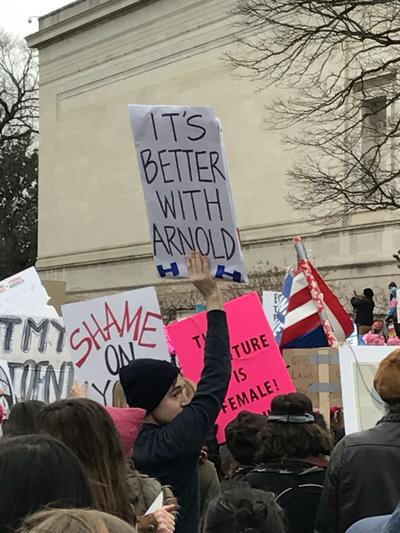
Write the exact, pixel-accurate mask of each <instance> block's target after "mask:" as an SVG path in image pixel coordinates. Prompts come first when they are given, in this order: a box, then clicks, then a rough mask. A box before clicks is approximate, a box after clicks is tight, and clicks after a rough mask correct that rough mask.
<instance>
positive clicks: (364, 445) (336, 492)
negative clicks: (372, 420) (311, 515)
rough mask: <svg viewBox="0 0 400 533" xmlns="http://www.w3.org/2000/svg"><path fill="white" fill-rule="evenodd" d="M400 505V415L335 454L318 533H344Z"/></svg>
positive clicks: (343, 443)
mask: <svg viewBox="0 0 400 533" xmlns="http://www.w3.org/2000/svg"><path fill="white" fill-rule="evenodd" d="M399 501H400V414H389V415H386V416H385V417H384V418H383V419H382V420H381V421H380V422H378V424H377V425H376V426H375V427H374V428H372V429H369V430H367V431H362V432H360V433H353V434H351V435H347V436H346V437H344V439H342V440H341V441H340V442H339V444H338V445H337V446H336V448H335V449H334V450H333V452H332V456H331V461H330V465H329V467H328V472H327V476H326V480H325V486H324V489H323V491H322V496H321V501H320V506H319V510H318V515H317V520H316V530H317V531H318V533H344V532H345V531H346V530H347V529H348V528H349V527H350V526H351V525H352V524H354V523H355V522H357V521H358V520H361V519H362V518H366V517H368V516H378V515H385V514H391V513H392V512H393V511H394V509H395V508H396V506H397V504H398V502H399Z"/></svg>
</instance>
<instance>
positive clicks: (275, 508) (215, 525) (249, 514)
mask: <svg viewBox="0 0 400 533" xmlns="http://www.w3.org/2000/svg"><path fill="white" fill-rule="evenodd" d="M233 532H234V533H245V532H251V533H286V519H285V516H284V513H283V511H282V509H281V508H280V507H279V505H278V504H277V503H275V501H274V495H273V494H271V493H268V492H264V491H262V490H256V489H249V488H246V487H242V486H240V487H237V488H234V489H231V490H227V491H226V492H224V493H223V494H221V495H220V496H218V497H217V498H215V500H213V501H212V502H211V504H210V507H209V509H208V513H207V515H206V521H205V526H204V529H203V533H233Z"/></svg>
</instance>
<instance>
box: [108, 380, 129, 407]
mask: <svg viewBox="0 0 400 533" xmlns="http://www.w3.org/2000/svg"><path fill="white" fill-rule="evenodd" d="M112 396H113V398H112V404H113V407H128V403H127V401H126V397H125V393H124V389H123V388H122V385H121V383H120V382H119V381H117V382H116V383H115V385H114V388H113V393H112Z"/></svg>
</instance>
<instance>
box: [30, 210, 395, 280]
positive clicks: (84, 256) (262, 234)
mask: <svg viewBox="0 0 400 533" xmlns="http://www.w3.org/2000/svg"><path fill="white" fill-rule="evenodd" d="M399 226H400V219H398V220H385V221H375V222H370V223H362V224H352V225H348V226H334V227H329V228H313V227H310V225H309V224H307V223H306V222H300V221H297V222H294V223H291V224H270V225H262V226H253V227H248V228H242V229H241V231H240V236H241V241H242V246H243V248H244V249H246V248H250V247H253V246H255V247H257V246H265V245H274V244H276V243H279V244H281V245H290V244H291V242H292V238H293V236H295V235H302V237H303V238H304V239H305V240H307V239H311V240H312V239H315V238H324V237H329V236H338V235H343V234H351V233H357V234H360V233H363V232H370V231H374V230H382V229H385V228H390V227H395V228H398V227H399ZM151 257H152V249H151V243H150V242H141V243H135V244H126V245H124V246H115V247H107V248H98V249H93V250H85V251H77V252H73V253H69V254H62V255H54V256H51V257H39V258H38V262H37V267H38V268H39V269H40V270H43V269H51V270H59V269H64V268H80V267H85V266H91V265H98V264H102V265H105V264H111V263H114V264H115V263H121V262H126V261H131V260H132V259H135V260H149V259H151ZM371 262H373V259H371ZM378 262H379V264H381V263H382V261H378ZM336 266H338V267H339V266H343V265H342V263H340V265H339V264H338V265H336ZM346 266H347V265H346ZM332 268H335V266H334V265H332Z"/></svg>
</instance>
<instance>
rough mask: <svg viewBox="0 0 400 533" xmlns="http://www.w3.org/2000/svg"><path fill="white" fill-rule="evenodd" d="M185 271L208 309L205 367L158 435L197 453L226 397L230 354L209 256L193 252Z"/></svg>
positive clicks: (229, 374) (225, 325)
mask: <svg viewBox="0 0 400 533" xmlns="http://www.w3.org/2000/svg"><path fill="white" fill-rule="evenodd" d="M188 270H189V275H190V281H191V282H192V283H193V285H194V286H195V287H196V288H197V290H198V291H199V292H200V293H201V294H202V295H203V297H204V298H205V301H206V305H207V311H208V313H207V322H208V326H207V336H206V344H205V356H204V369H203V373H202V376H201V379H200V382H199V384H198V388H197V392H196V394H195V396H194V398H193V400H192V401H191V403H190V405H188V406H187V407H185V409H184V410H183V411H182V413H181V414H179V415H178V416H177V417H176V418H175V419H174V420H173V421H172V422H171V423H170V424H168V425H166V426H165V427H164V428H163V430H162V431H161V432H160V438H163V439H164V440H165V441H167V442H170V443H171V444H173V447H174V448H175V449H179V450H180V452H181V453H193V454H199V453H200V450H201V447H202V445H203V443H204V441H205V439H206V438H207V436H208V433H209V431H210V429H211V428H212V426H213V424H214V423H215V420H216V418H217V416H218V414H219V411H220V409H221V406H222V402H223V401H224V399H225V395H226V392H227V389H228V386H229V382H230V378H231V355H230V348H229V335H228V325H227V321H226V314H225V311H224V310H223V299H222V295H221V292H220V290H219V288H218V285H217V282H216V281H215V279H214V278H213V277H212V275H211V273H210V267H209V262H208V259H207V258H206V257H203V256H201V255H200V254H199V253H198V252H194V253H193V254H192V256H191V257H190V258H189V259H188Z"/></svg>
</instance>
